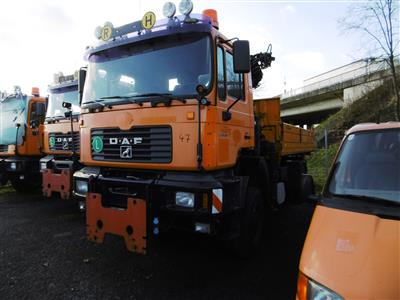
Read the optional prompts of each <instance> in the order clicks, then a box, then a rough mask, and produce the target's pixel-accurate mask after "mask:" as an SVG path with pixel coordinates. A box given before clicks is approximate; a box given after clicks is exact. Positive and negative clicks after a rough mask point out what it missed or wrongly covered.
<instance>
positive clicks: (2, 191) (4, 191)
mask: <svg viewBox="0 0 400 300" xmlns="http://www.w3.org/2000/svg"><path fill="white" fill-rule="evenodd" d="M13 192H15V190H14V189H13V187H12V186H11V185H5V186H1V187H0V196H1V195H4V194H9V193H13Z"/></svg>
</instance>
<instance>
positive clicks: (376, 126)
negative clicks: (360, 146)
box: [346, 122, 400, 135]
mask: <svg viewBox="0 0 400 300" xmlns="http://www.w3.org/2000/svg"><path fill="white" fill-rule="evenodd" d="M382 129H400V122H386V123H361V124H357V125H354V126H353V127H351V128H350V129H349V130H348V131H347V132H346V135H349V134H352V133H355V132H362V131H372V130H382Z"/></svg>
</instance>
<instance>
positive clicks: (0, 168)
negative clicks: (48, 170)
mask: <svg viewBox="0 0 400 300" xmlns="http://www.w3.org/2000/svg"><path fill="white" fill-rule="evenodd" d="M45 114H46V99H45V98H43V97H40V96H39V89H37V88H33V89H32V95H31V96H28V95H25V94H23V93H22V92H21V89H20V88H19V87H16V89H15V93H14V94H11V95H8V96H7V97H6V98H5V99H3V100H1V102H0V181H1V182H2V183H3V184H5V183H6V182H8V181H10V182H11V184H12V186H13V187H14V188H15V190H16V191H18V192H28V191H32V190H35V189H36V188H39V187H40V184H41V176H40V165H39V160H40V158H41V157H42V149H43V122H44V117H45Z"/></svg>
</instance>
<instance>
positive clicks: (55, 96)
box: [40, 72, 82, 206]
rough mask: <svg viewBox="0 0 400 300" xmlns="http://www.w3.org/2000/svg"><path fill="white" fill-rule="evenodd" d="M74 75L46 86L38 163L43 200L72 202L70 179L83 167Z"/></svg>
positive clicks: (63, 77)
mask: <svg viewBox="0 0 400 300" xmlns="http://www.w3.org/2000/svg"><path fill="white" fill-rule="evenodd" d="M77 75H78V72H76V74H73V75H68V76H64V75H63V74H62V73H57V74H54V83H53V84H52V85H50V86H49V100H48V108H47V113H46V119H45V122H44V153H45V154H46V156H45V157H43V158H42V159H41V160H40V167H41V172H42V176H43V183H42V192H43V195H44V196H45V197H52V196H53V195H55V194H56V195H58V196H59V197H60V198H61V199H64V200H68V199H72V198H74V197H73V193H72V191H73V189H72V175H73V174H74V172H75V171H77V170H79V169H80V168H81V167H82V165H81V164H80V163H79V149H80V143H79V123H78V122H79V115H80V104H79V102H80V97H79V93H78V76H77ZM80 206H82V205H80Z"/></svg>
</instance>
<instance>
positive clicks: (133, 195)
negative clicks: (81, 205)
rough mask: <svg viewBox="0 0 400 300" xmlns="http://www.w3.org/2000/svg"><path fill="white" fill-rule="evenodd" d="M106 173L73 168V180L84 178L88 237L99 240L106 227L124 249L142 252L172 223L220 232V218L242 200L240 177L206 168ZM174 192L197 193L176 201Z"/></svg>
mask: <svg viewBox="0 0 400 300" xmlns="http://www.w3.org/2000/svg"><path fill="white" fill-rule="evenodd" d="M109 175H110V174H107V172H101V170H100V168H91V167H90V168H89V167H88V168H83V169H82V170H80V171H78V172H76V173H75V174H74V182H76V181H77V180H80V181H82V180H86V181H87V182H88V194H87V195H86V220H87V235H88V239H89V240H91V241H94V242H97V243H101V242H102V241H103V239H104V235H105V234H107V233H112V234H115V235H120V236H122V237H123V238H124V240H125V244H126V247H127V249H128V250H130V251H133V252H138V253H146V252H147V251H148V249H149V247H148V244H149V243H151V241H152V240H154V238H155V237H156V236H157V235H158V234H159V233H160V232H162V231H164V230H167V229H169V228H171V227H175V228H179V229H184V230H189V231H196V228H202V229H204V228H209V231H208V232H207V233H209V234H213V235H219V234H220V233H222V232H224V226H223V220H224V218H228V217H227V216H228V215H232V214H231V213H233V212H234V211H235V210H237V209H238V208H239V207H240V201H242V200H241V199H240V188H241V184H242V182H241V179H240V178H230V179H229V180H227V179H226V178H224V177H219V178H216V177H214V176H212V175H210V174H202V173H177V172H164V173H163V174H154V173H153V174H152V173H148V172H147V173H145V172H143V173H140V172H138V173H137V174H136V176H134V175H133V174H132V175H126V174H125V176H122V174H118V172H115V173H113V174H112V176H109ZM118 175H120V176H118ZM176 192H190V193H193V194H195V201H194V207H192V208H186V207H179V206H177V205H176V204H175V195H176ZM199 224H205V225H207V226H208V227H207V226H203V227H201V226H199ZM131 229H132V230H131ZM198 231H199V232H200V230H198ZM135 232H137V233H138V234H139V235H136V234H135ZM201 232H204V231H201Z"/></svg>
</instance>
